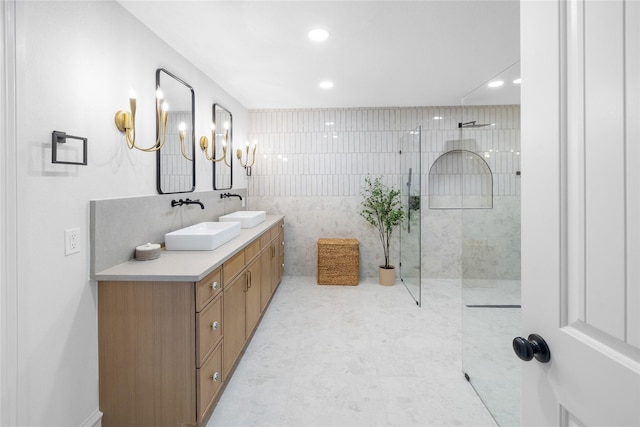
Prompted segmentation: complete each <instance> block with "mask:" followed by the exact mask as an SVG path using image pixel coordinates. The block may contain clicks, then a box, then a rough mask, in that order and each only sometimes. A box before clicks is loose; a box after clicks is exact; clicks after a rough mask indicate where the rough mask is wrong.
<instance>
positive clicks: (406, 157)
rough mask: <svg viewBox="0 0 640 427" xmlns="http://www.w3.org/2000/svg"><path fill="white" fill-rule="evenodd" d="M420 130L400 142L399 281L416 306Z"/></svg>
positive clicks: (419, 213) (419, 298)
mask: <svg viewBox="0 0 640 427" xmlns="http://www.w3.org/2000/svg"><path fill="white" fill-rule="evenodd" d="M420 139H421V127H417V128H416V129H414V130H412V131H411V132H409V133H408V134H406V135H404V136H403V137H402V138H401V139H400V171H401V174H400V197H401V200H402V207H403V209H404V212H405V220H404V223H403V224H402V226H401V227H400V280H401V281H402V283H403V284H404V286H405V287H406V288H407V290H408V291H409V293H410V294H411V296H412V297H413V299H414V300H415V301H416V304H417V305H420V304H421V303H422V301H421V294H420V289H421V288H420V280H421V268H420V267H421V265H420V263H421V258H422V257H421V251H420V228H421V223H422V220H421V210H420V200H421V199H420V194H421V193H420V191H421V190H420V188H421V186H420V184H421V170H420V164H421V161H420V160H421V159H420V158H421V148H420Z"/></svg>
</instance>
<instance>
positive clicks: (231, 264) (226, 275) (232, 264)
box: [222, 251, 244, 285]
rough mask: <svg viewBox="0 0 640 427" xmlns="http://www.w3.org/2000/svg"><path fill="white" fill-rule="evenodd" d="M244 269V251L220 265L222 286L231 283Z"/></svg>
mask: <svg viewBox="0 0 640 427" xmlns="http://www.w3.org/2000/svg"><path fill="white" fill-rule="evenodd" d="M243 268H244V251H240V252H238V253H237V254H236V255H234V256H233V257H232V258H231V259H229V260H228V261H227V262H225V263H224V264H223V265H222V273H223V279H224V284H225V285H227V284H229V283H231V281H232V280H233V278H234V277H235V276H236V275H237V274H238V273H240V271H242V269H243Z"/></svg>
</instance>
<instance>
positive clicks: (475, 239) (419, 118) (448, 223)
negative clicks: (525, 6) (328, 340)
mask: <svg viewBox="0 0 640 427" xmlns="http://www.w3.org/2000/svg"><path fill="white" fill-rule="evenodd" d="M470 120H477V121H478V122H479V123H494V124H495V125H492V126H488V127H484V128H474V129H464V130H460V129H458V122H466V121H470ZM418 126H422V130H423V132H422V143H421V145H422V175H421V186H422V196H423V197H422V203H421V209H422V269H423V277H427V278H462V277H465V278H483V279H484V278H500V279H517V278H519V277H520V222H519V218H520V215H519V207H520V182H519V179H520V177H519V176H516V171H519V170H520V157H519V154H520V153H519V152H520V107H519V106H480V107H465V108H462V107H411V108H353V109H300V110H251V111H250V112H249V141H248V142H250V143H253V142H254V141H256V142H257V144H258V158H257V160H256V164H255V165H254V167H253V169H252V176H251V177H250V178H248V189H247V190H248V195H249V207H248V208H249V209H263V210H266V211H267V212H269V213H274V214H275V213H278V214H283V215H286V223H287V233H286V242H285V244H286V246H287V249H286V262H285V264H286V265H285V274H287V275H300V276H314V275H316V272H317V269H316V265H317V240H318V239H319V238H322V237H349V238H356V239H358V240H359V241H360V274H361V276H363V277H372V276H376V275H377V266H378V265H379V264H381V263H382V261H383V259H382V258H383V257H382V247H381V243H380V241H379V238H378V236H377V234H376V231H375V230H374V229H373V228H372V227H371V226H369V225H368V224H367V223H366V222H365V220H364V219H363V218H362V217H361V216H360V215H359V210H360V202H361V196H360V192H361V190H360V189H361V187H362V185H363V183H364V179H365V177H366V176H367V175H371V176H373V177H375V176H382V177H383V181H384V182H385V183H386V184H387V185H393V186H396V187H399V186H400V185H403V184H404V183H402V182H400V181H401V175H400V170H399V168H400V159H399V154H398V152H399V142H400V138H401V137H402V136H403V135H406V134H407V133H408V132H410V131H411V130H413V129H415V128H416V127H418ZM238 143H240V141H238ZM453 149H464V150H469V151H473V152H475V153H477V154H478V155H480V156H482V158H483V159H484V160H485V161H486V162H487V163H488V165H489V167H490V168H491V171H492V173H493V193H494V206H493V209H482V210H460V209H437V210H435V209H434V210H431V209H429V207H428V197H426V196H428V183H429V169H430V167H431V165H432V164H433V163H434V162H435V160H436V159H437V158H438V157H439V156H441V155H442V154H444V153H445V152H448V151H450V150H453ZM478 233H481V234H480V235H479V234H478ZM398 234H399V233H396V235H395V241H394V248H392V260H391V261H392V263H396V264H397V262H398V260H397V256H394V255H393V254H397V248H398V242H397V238H398ZM463 274H464V276H463Z"/></svg>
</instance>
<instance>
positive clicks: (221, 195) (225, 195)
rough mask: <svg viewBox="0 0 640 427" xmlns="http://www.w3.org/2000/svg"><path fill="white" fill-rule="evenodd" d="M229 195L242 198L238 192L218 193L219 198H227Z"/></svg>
mask: <svg viewBox="0 0 640 427" xmlns="http://www.w3.org/2000/svg"><path fill="white" fill-rule="evenodd" d="M229 197H237V198H238V199H240V200H242V196H241V195H239V194H231V193H222V194H220V198H221V199H228V198H229Z"/></svg>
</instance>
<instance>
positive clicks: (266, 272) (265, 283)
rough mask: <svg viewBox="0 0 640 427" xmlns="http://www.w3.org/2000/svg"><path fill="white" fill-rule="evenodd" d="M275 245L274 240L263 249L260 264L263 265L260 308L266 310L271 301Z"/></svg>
mask: <svg viewBox="0 0 640 427" xmlns="http://www.w3.org/2000/svg"><path fill="white" fill-rule="evenodd" d="M274 249H275V247H274V245H273V242H272V243H271V244H270V245H269V246H266V249H265V250H264V251H262V254H261V255H260V264H261V267H262V274H261V276H262V282H261V283H260V309H261V310H262V311H264V309H265V307H266V306H267V303H268V302H269V298H271V290H272V286H271V278H272V274H271V264H272V263H273V262H272V260H273V251H274Z"/></svg>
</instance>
